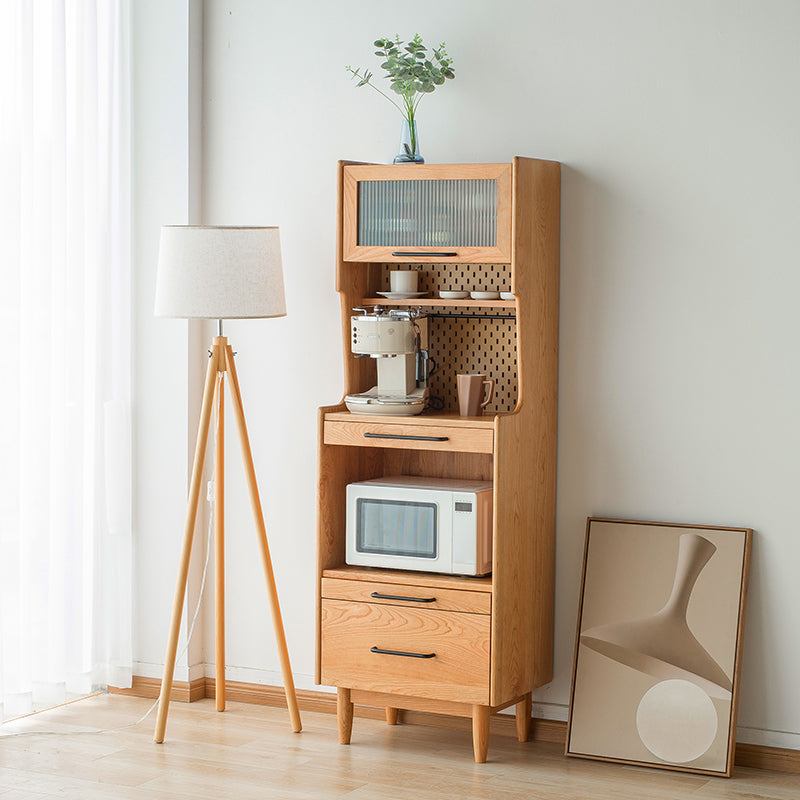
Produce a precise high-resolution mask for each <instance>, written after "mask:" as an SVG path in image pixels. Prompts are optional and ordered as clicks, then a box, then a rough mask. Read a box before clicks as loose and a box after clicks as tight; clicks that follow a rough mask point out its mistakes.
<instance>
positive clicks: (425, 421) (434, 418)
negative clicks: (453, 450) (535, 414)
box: [325, 411, 508, 428]
mask: <svg viewBox="0 0 800 800" xmlns="http://www.w3.org/2000/svg"><path fill="white" fill-rule="evenodd" d="M495 416H508V415H507V414H506V415H503V414H492V415H487V416H485V417H460V416H458V414H427V413H424V414H419V415H417V416H415V417H393V416H387V415H385V414H352V413H351V412H350V411H329V412H328V413H326V414H325V419H326V420H335V421H339V422H375V423H381V424H384V425H424V426H425V425H439V426H441V427H459V428H461V427H466V428H493V427H494V418H495Z"/></svg>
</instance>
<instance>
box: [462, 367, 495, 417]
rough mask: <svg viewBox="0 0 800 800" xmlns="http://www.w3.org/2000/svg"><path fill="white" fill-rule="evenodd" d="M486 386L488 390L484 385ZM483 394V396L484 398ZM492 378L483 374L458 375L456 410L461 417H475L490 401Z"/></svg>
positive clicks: (492, 387) (492, 391)
mask: <svg viewBox="0 0 800 800" xmlns="http://www.w3.org/2000/svg"><path fill="white" fill-rule="evenodd" d="M485 386H488V387H489V388H488V391H484V387H485ZM484 395H486V396H485V398H484ZM492 397H494V380H492V379H491V378H487V377H486V376H485V375H459V376H458V410H459V413H460V414H461V416H462V417H477V416H478V415H479V414H482V413H483V409H484V408H486V406H488V405H489V403H491V402H492Z"/></svg>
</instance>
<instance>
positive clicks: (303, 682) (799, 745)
mask: <svg viewBox="0 0 800 800" xmlns="http://www.w3.org/2000/svg"><path fill="white" fill-rule="evenodd" d="M163 670H164V666H163V664H151V663H147V662H143V661H137V662H134V665H133V674H134V675H136V676H138V677H141V678H157V679H160V678H161V675H162V672H163ZM292 676H293V678H294V684H295V688H296V689H298V690H307V691H314V692H327V693H333V692H335V691H336V690H335V689H334V688H332V687H330V686H317V685H316V684H315V683H314V676H313V675H308V674H306V673H301V672H293V673H292ZM213 677H214V665H213V664H208V663H205V664H193V665H192V666H191V667H189V668H188V670H187V668H186V667H177V668H176V670H175V680H176V681H185V682H193V681H197V680H199V679H200V678H213ZM225 678H226V680H229V681H234V682H237V683H253V684H259V685H262V686H282V685H283V678H282V676H281V673H280V672H279V671H274V670H265V669H252V668H250V667H231V666H228V667H226V668H225ZM500 713H501V714H504V713H505V714H511V713H513V708H512V709H506V710H504V711H501V712H500ZM568 715H569V707H568V706H566V705H562V704H560V703H534V704H533V716H534V717H535V718H536V719H543V720H550V721H554V722H566V721H567V718H568ZM736 741H737V742H740V743H742V744H751V745H757V746H759V747H777V748H782V749H786V750H800V733H792V732H789V731H771V730H763V729H761V728H747V727H743V726H739V727H738V728H737V729H736Z"/></svg>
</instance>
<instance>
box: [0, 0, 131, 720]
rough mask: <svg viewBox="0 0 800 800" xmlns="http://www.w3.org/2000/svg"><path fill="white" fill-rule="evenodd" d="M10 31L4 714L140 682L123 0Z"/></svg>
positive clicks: (27, 0)
mask: <svg viewBox="0 0 800 800" xmlns="http://www.w3.org/2000/svg"><path fill="white" fill-rule="evenodd" d="M2 12H3V21H2V24H0V198H1V199H2V207H0V274H2V281H1V282H0V319H2V323H3V330H2V334H0V337H1V340H2V345H1V346H0V352H2V363H3V370H2V382H1V383H0V718H2V717H6V718H7V717H12V716H16V715H18V714H21V713H26V712H28V711H30V710H32V709H34V708H36V707H40V706H43V705H49V704H53V703H56V702H61V701H63V700H64V699H67V698H69V697H70V696H74V695H76V694H83V693H86V692H87V691H90V690H92V689H93V688H94V687H96V686H98V685H105V684H112V685H119V686H129V685H130V677H131V627H132V626H131V543H130V535H131V521H130V520H131V500H130V490H131V486H130V485H131V478H130V476H131V469H130V453H131V448H130V394H131V392H130V369H131V354H130V351H131V341H130V327H131V319H130V317H131V312H130V243H129V227H130V225H129V216H130V209H129V205H130V204H129V183H130V180H129V157H128V153H129V141H128V132H129V129H130V120H129V110H128V109H129V91H128V85H129V69H128V65H127V61H128V52H127V42H128V22H127V16H126V15H127V9H126V4H125V0H5V2H3V4H2Z"/></svg>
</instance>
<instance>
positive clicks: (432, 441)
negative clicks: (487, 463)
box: [324, 420, 494, 453]
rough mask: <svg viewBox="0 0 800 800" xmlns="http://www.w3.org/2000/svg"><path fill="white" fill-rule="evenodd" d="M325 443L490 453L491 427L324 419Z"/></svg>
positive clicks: (491, 442)
mask: <svg viewBox="0 0 800 800" xmlns="http://www.w3.org/2000/svg"><path fill="white" fill-rule="evenodd" d="M324 437H325V444H346V445H356V446H361V447H395V448H401V449H406V450H445V451H448V452H451V453H491V452H492V448H493V445H494V430H493V429H492V428H468V427H455V426H440V425H403V424H396V423H380V422H341V421H338V420H326V421H325V433H324Z"/></svg>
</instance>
